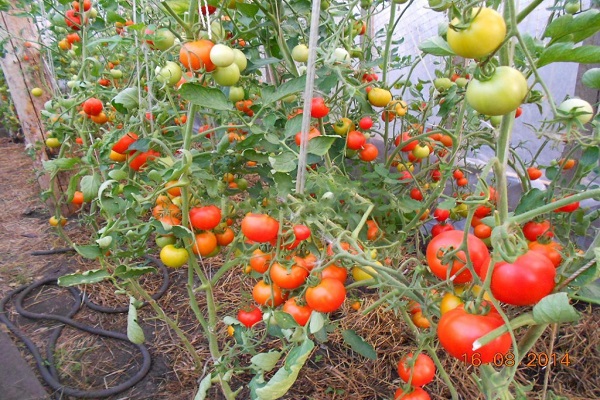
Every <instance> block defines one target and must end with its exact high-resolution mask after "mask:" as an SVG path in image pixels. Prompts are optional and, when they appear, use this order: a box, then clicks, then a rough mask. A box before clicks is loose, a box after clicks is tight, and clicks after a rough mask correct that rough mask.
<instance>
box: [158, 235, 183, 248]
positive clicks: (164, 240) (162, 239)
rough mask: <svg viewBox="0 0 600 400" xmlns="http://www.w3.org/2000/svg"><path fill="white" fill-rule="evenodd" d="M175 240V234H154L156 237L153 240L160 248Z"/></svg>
mask: <svg viewBox="0 0 600 400" xmlns="http://www.w3.org/2000/svg"><path fill="white" fill-rule="evenodd" d="M176 240H177V239H175V236H160V235H156V238H154V241H155V242H156V245H157V246H158V247H160V248H161V249H162V248H163V247H165V246H166V245H169V244H175V241H176Z"/></svg>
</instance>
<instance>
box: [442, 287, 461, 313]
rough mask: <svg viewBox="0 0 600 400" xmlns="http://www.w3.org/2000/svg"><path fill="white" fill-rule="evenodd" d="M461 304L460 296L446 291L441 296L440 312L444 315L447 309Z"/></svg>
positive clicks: (452, 308)
mask: <svg viewBox="0 0 600 400" xmlns="http://www.w3.org/2000/svg"><path fill="white" fill-rule="evenodd" d="M461 304H463V301H462V300H461V298H460V297H458V296H457V295H455V294H454V293H450V292H448V293H446V294H444V296H443V297H442V301H441V302H440V314H441V315H444V314H446V313H447V312H448V311H451V310H454V309H455V308H456V307H458V306H460V305H461Z"/></svg>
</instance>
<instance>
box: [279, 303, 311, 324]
mask: <svg viewBox="0 0 600 400" xmlns="http://www.w3.org/2000/svg"><path fill="white" fill-rule="evenodd" d="M296 299H297V298H296V297H292V298H291V299H289V300H288V301H286V302H285V303H284V304H283V312H286V313H288V314H290V315H291V316H292V318H294V321H296V323H297V324H298V325H300V326H304V325H306V323H307V322H308V320H309V319H310V316H311V314H312V308H310V307H309V306H306V305H304V306H301V305H299V304H298V303H297V302H296Z"/></svg>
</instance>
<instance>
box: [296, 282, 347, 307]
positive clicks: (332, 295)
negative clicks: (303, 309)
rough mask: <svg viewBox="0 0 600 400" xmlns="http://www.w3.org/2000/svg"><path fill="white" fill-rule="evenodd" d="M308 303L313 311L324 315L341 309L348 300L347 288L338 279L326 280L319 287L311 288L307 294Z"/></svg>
mask: <svg viewBox="0 0 600 400" xmlns="http://www.w3.org/2000/svg"><path fill="white" fill-rule="evenodd" d="M305 297H306V303H307V304H308V306H309V307H311V308H312V309H313V310H315V311H318V312H323V313H328V312H333V311H335V310H337V309H338V308H340V306H341V305H342V303H344V300H345V299H346V287H345V286H344V284H343V283H342V282H340V281H338V280H337V279H332V278H325V279H322V280H321V282H319V284H318V285H317V286H313V287H309V288H308V289H306V293H305Z"/></svg>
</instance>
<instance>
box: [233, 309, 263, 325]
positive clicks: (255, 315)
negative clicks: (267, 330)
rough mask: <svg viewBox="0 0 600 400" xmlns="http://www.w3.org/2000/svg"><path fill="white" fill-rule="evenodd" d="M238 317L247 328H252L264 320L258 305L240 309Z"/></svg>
mask: <svg viewBox="0 0 600 400" xmlns="http://www.w3.org/2000/svg"><path fill="white" fill-rule="evenodd" d="M237 319H238V321H240V322H241V323H242V325H244V326H245V327H247V328H252V327H253V326H254V325H256V324H257V323H259V322H260V321H262V311H260V308H258V307H256V306H252V307H250V308H249V309H243V308H242V309H241V310H240V311H238V314H237Z"/></svg>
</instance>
